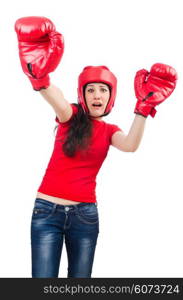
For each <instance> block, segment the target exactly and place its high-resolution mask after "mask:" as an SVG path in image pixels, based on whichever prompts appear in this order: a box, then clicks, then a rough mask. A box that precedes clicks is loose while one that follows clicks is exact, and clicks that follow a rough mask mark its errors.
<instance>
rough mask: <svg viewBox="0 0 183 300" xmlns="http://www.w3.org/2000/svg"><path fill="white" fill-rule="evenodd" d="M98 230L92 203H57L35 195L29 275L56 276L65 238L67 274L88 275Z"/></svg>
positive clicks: (97, 219) (96, 214)
mask: <svg viewBox="0 0 183 300" xmlns="http://www.w3.org/2000/svg"><path fill="white" fill-rule="evenodd" d="M98 233H99V218H98V208H97V205H96V204H95V203H86V202H85V203H79V204H76V205H60V204H56V203H53V202H50V201H47V200H44V199H40V198H36V199H35V204H34V208H33V213H32V220H31V249H32V277H58V273H59V265H60V258H61V252H62V247H63V241H64V239H65V245H66V251H67V257H68V276H67V277H68V278H70V277H74V278H76V277H80V278H81V277H82V278H83V277H87V278H90V277H91V272H92V265H93V260H94V254H95V247H96V243H97V237H98Z"/></svg>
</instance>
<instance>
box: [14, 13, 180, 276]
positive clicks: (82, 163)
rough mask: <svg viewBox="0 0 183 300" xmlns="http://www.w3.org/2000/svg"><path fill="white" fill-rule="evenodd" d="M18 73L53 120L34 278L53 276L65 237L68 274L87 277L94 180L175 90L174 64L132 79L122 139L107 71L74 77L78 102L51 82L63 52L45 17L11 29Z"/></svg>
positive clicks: (94, 220) (37, 213)
mask: <svg viewBox="0 0 183 300" xmlns="http://www.w3.org/2000/svg"><path fill="white" fill-rule="evenodd" d="M15 30H16V32H17V36H18V41H19V56H20V60H21V64H22V68H23V71H24V72H25V74H26V75H27V76H28V78H29V79H30V81H31V84H32V86H33V88H34V89H35V90H37V91H40V93H41V95H42V96H43V97H44V98H45V99H46V101H48V103H50V104H51V106H52V107H53V109H54V111H55V113H56V122H57V123H58V128H57V134H56V139H55V144H54V149H53V153H52V155H51V158H50V161H49V164H48V167H47V169H46V172H45V175H44V177H43V180H42V182H41V185H40V186H39V188H38V191H37V197H36V200H35V204H34V209H33V214H32V222H31V242H32V243H31V245H32V276H33V277H58V272H59V265H60V257H61V252H62V247H63V242H64V239H65V244H66V249H67V255H68V277H91V273H92V266H93V260H94V254H95V248H96V243H97V237H98V233H99V219H98V208H97V199H96V194H95V188H96V176H97V173H98V171H99V169H100V167H101V165H102V163H103V161H104V159H105V158H106V156H107V153H108V150H109V146H110V145H112V146H114V147H116V148H118V149H119V150H121V151H125V152H134V151H135V150H136V149H137V148H138V146H139V144H140V141H141V138H142V136H143V132H144V126H145V121H146V117H147V116H148V115H149V114H150V115H151V116H152V117H154V115H155V113H156V110H155V106H156V105H158V104H160V103H161V102H163V101H164V100H165V99H166V98H167V97H168V96H169V95H170V94H171V93H172V92H173V90H174V88H175V85H176V80H177V75H176V72H175V70H174V69H173V68H172V67H169V66H167V65H163V64H155V65H153V66H152V68H151V70H150V72H148V71H146V70H140V71H139V72H137V74H136V77H135V93H136V97H137V104H136V107H135V111H134V112H135V114H136V115H135V118H134V121H133V123H132V126H131V128H130V130H129V133H128V134H127V135H126V134H125V133H124V132H123V131H122V130H121V129H120V128H119V127H118V126H117V125H114V124H109V123H106V122H104V121H103V117H104V116H106V115H107V114H109V113H110V112H111V110H112V107H113V106H114V102H115V97H116V87H117V79H116V77H115V75H114V74H113V73H112V72H111V71H110V70H109V69H108V68H107V67H105V66H97V67H94V66H88V67H85V68H84V69H83V71H82V73H81V74H80V76H79V80H78V104H75V103H73V104H70V103H69V102H68V101H67V100H66V99H65V98H64V95H63V93H62V91H61V90H60V89H58V88H57V87H55V86H54V85H52V84H51V83H50V79H49V73H50V72H52V71H54V70H55V68H56V67H57V65H58V64H59V62H60V60H61V57H62V55H63V50H64V41H63V37H62V35H61V34H59V33H58V32H56V31H55V27H54V25H53V23H52V22H51V21H50V20H49V19H47V18H44V17H26V18H21V19H19V20H17V22H16V24H15Z"/></svg>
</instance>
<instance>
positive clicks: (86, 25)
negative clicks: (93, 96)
mask: <svg viewBox="0 0 183 300" xmlns="http://www.w3.org/2000/svg"><path fill="white" fill-rule="evenodd" d="M31 15H35V16H45V17H48V18H50V19H51V20H52V21H53V22H54V24H55V25H56V29H57V31H60V32H62V34H63V35H64V37H65V52H64V55H63V58H62V61H61V63H60V65H59V67H58V68H57V70H56V71H55V72H54V73H52V74H51V80H52V82H53V83H54V84H56V85H57V86H59V87H60V88H61V89H62V90H63V92H64V94H65V97H66V99H68V101H69V102H77V78H78V74H79V73H80V72H81V70H82V69H83V67H84V66H86V65H107V66H108V67H109V68H110V69H111V70H112V71H113V72H114V73H115V75H116V76H117V78H118V95H117V99H116V103H115V107H114V109H113V111H112V113H111V114H110V115H109V116H107V117H105V119H104V120H105V121H106V122H109V123H114V124H117V125H118V126H119V127H121V128H122V129H123V130H124V131H125V132H126V133H128V130H129V128H130V126H131V123H132V121H133V118H134V113H133V110H134V107H135V103H136V98H135V95H134V89H133V80H134V76H135V73H136V71H137V70H139V69H142V68H146V69H148V70H149V69H150V67H151V65H152V64H154V63H156V62H161V63H165V64H169V65H172V66H173V67H174V68H175V69H176V70H177V72H178V74H179V81H178V83H177V87H176V90H175V91H174V93H173V94H172V95H171V97H170V98H168V99H167V100H166V101H165V102H164V103H163V104H161V105H160V106H159V107H158V108H157V110H158V111H157V114H156V116H155V118H154V119H152V118H151V117H148V119H147V122H146V128H145V133H144V137H143V140H142V142H141V145H140V147H139V149H138V150H137V151H136V152H135V153H124V152H121V151H119V150H117V149H115V148H113V147H110V150H109V153H108V156H107V158H106V160H105V162H104V164H103V166H102V168H101V170H100V172H99V174H98V177H97V182H98V186H97V198H98V203H99V206H98V207H99V214H100V234H99V238H98V244H97V248H96V254H95V261H94V266H93V273H92V277H183V260H182V253H183V242H182V241H183V239H182V226H183V218H182V208H183V205H182V200H183V196H182V194H183V193H182V170H183V159H182V156H183V144H182V127H183V126H182V124H183V120H182V111H183V100H182V98H183V88H182V87H183V78H182V74H183V43H182V39H183V33H182V28H183V19H182V1H181V0H180V1H178V0H174V1H169V0H153V1H147V0H138V1H136V0H126V1H122V0H113V1H112V0H110V1H108V0H92V1H86V0H85V1H84V0H77V1H75V0H63V1H62V0H52V1H46V0H42V1H41V0H31V1H23V0H16V1H10V0H6V1H5V2H4V4H3V7H1V9H0V37H1V46H0V76H1V81H0V82H1V109H0V122H1V124H0V128H1V147H0V150H1V155H0V160H1V161H0V172H1V174H0V175H1V181H0V182H1V203H0V243H1V246H0V277H31V248H30V221H31V214H32V208H33V204H34V200H35V196H36V191H37V188H38V186H39V184H40V182H41V180H42V176H43V174H44V172H45V168H46V166H47V163H48V161H49V158H50V155H51V153H52V150H53V143H54V134H53V129H54V127H55V125H56V123H55V113H54V111H53V109H52V107H51V106H49V104H48V103H47V102H46V101H45V100H44V99H43V98H42V97H41V95H39V93H38V92H35V91H33V90H32V87H31V85H30V83H29V80H28V79H27V78H26V76H25V75H24V73H23V72H22V69H21V66H20V62H19V57H18V46H17V37H16V34H15V31H14V23H15V21H16V19H18V18H20V17H24V16H31ZM59 276H60V277H66V276H67V257H66V251H65V247H64V250H63V253H62V259H61V266H60V273H59Z"/></svg>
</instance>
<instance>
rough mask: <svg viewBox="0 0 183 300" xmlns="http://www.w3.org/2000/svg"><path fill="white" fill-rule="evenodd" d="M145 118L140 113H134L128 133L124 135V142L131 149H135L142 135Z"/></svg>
mask: <svg viewBox="0 0 183 300" xmlns="http://www.w3.org/2000/svg"><path fill="white" fill-rule="evenodd" d="M145 122H146V118H144V117H143V116H141V115H135V118H134V120H133V123H132V125H131V128H130V130H129V133H128V134H127V135H126V137H125V143H126V145H128V148H129V149H131V151H132V152H133V151H135V150H137V148H138V146H139V144H140V142H141V139H142V137H143V133H144V128H145Z"/></svg>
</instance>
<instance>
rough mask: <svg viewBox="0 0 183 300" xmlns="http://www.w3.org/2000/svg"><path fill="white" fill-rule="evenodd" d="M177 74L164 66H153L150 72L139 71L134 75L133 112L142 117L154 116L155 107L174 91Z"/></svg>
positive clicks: (172, 69)
mask: <svg viewBox="0 0 183 300" xmlns="http://www.w3.org/2000/svg"><path fill="white" fill-rule="evenodd" d="M176 81H177V73H176V71H175V69H174V68H172V67H170V66H168V65H164V64H160V63H157V64H154V65H153V66H152V67H151V70H150V72H148V71H147V70H144V69H142V70H140V71H138V72H137V73H136V76H135V81H134V87H135V95H136V98H137V99H138V101H137V104H136V107H135V110H134V112H135V113H136V114H140V115H142V116H144V117H147V116H148V115H151V116H152V117H154V116H155V114H156V109H155V106H156V105H158V104H160V103H161V102H163V101H164V100H165V99H166V98H168V97H169V96H170V95H171V93H172V92H173V91H174V89H175V86H176Z"/></svg>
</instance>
